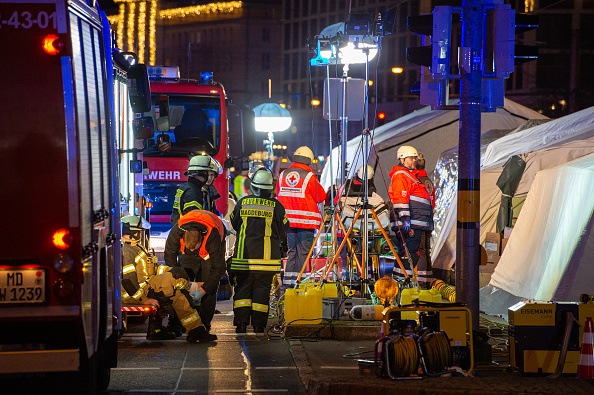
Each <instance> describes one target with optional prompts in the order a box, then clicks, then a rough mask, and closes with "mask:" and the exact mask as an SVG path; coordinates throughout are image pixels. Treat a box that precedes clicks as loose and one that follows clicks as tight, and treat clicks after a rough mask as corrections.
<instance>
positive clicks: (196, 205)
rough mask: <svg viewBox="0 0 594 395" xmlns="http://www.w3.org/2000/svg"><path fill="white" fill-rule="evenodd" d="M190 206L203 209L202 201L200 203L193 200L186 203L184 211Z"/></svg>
mask: <svg viewBox="0 0 594 395" xmlns="http://www.w3.org/2000/svg"><path fill="white" fill-rule="evenodd" d="M190 207H196V208H197V209H198V210H202V209H203V207H202V205H201V204H200V203H198V202H197V201H196V200H192V201H191V202H188V203H186V204H184V207H183V211H186V209H188V208H190Z"/></svg>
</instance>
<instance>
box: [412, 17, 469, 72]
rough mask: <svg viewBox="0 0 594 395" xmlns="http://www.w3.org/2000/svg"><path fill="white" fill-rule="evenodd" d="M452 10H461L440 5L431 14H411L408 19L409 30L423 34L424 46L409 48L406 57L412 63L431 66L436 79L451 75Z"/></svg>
mask: <svg viewBox="0 0 594 395" xmlns="http://www.w3.org/2000/svg"><path fill="white" fill-rule="evenodd" d="M452 12H459V10H458V8H456V7H449V6H438V7H435V8H434V10H433V13H432V14H431V15H419V16H409V17H408V19H407V20H408V30H410V31H411V32H413V33H417V34H420V35H422V36H423V46H422V47H412V48H407V49H406V58H407V59H408V60H409V61H410V62H412V63H415V64H418V65H421V66H426V67H430V68H431V74H432V75H433V78H434V79H447V78H449V76H450V44H451V40H452ZM427 44H429V45H427Z"/></svg>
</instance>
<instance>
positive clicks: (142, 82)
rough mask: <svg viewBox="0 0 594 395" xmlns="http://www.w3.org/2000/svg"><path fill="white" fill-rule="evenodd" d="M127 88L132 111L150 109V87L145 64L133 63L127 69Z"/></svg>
mask: <svg viewBox="0 0 594 395" xmlns="http://www.w3.org/2000/svg"><path fill="white" fill-rule="evenodd" d="M128 89H129V92H130V105H131V106H132V111H134V112H136V113H145V112H147V111H150V110H151V88H150V85H149V79H148V72H147V71H146V65H144V64H135V65H132V66H130V68H129V69H128Z"/></svg>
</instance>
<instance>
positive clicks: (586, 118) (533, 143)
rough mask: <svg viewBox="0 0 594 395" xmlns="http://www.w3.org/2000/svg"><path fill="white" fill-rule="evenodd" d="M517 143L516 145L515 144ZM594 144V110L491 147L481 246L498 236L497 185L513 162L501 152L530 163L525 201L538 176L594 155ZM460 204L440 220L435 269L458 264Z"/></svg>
mask: <svg viewBox="0 0 594 395" xmlns="http://www.w3.org/2000/svg"><path fill="white" fill-rule="evenodd" d="M551 125H552V126H551ZM543 131H546V133H548V134H545V133H544V132H543ZM514 141H515V142H516V143H515V144H513V143H511V142H514ZM593 144H594V107H591V108H588V109H585V110H582V111H579V112H577V113H574V114H570V115H567V116H565V117H562V118H559V119H556V120H551V121H549V122H547V123H544V124H539V125H537V126H534V127H532V128H528V129H522V130H519V131H514V132H512V133H510V134H508V135H506V136H504V137H501V138H499V139H497V140H495V141H494V142H492V143H491V144H489V145H488V147H487V149H486V151H485V156H484V158H483V167H482V171H481V229H480V242H481V244H482V243H484V241H485V237H486V234H487V232H495V227H496V220H497V211H498V209H499V202H500V200H501V191H500V190H499V188H497V186H496V185H495V183H496V181H497V178H498V177H499V174H500V173H501V170H502V166H503V165H504V164H505V162H506V161H507V158H509V157H503V156H502V155H500V154H499V153H498V149H499V148H500V149H501V150H503V151H505V152H506V154H508V155H509V156H513V155H518V154H520V155H522V158H523V159H524V160H525V161H526V169H525V170H524V174H523V176H522V179H521V181H520V184H519V186H518V190H517V191H516V194H515V196H516V197H522V196H526V195H527V193H528V191H529V190H530V186H531V185H532V181H533V180H534V177H535V175H536V173H538V172H539V171H541V170H543V169H548V168H552V167H555V166H559V165H562V164H564V163H567V162H569V161H572V160H574V159H576V158H580V157H583V156H585V155H588V154H590V153H592V152H594V146H593ZM531 150H532V151H531ZM444 154H446V153H444ZM487 154H488V155H487ZM489 158H490V159H489ZM496 165H499V166H496ZM456 203H457V202H456V199H453V200H452V202H451V204H450V206H449V209H448V210H447V212H446V213H445V214H444V215H442V217H441V218H440V220H442V221H443V224H442V227H441V231H440V232H439V233H438V234H437V235H436V238H435V242H434V243H433V249H432V257H431V258H432V262H433V267H434V268H437V269H442V270H449V269H451V268H452V266H453V264H454V262H455V255H456V253H455V245H456V229H455V224H456Z"/></svg>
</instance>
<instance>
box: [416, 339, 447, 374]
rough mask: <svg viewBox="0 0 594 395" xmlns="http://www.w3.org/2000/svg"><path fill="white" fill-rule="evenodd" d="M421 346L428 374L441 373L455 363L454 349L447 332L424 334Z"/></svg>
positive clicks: (420, 340)
mask: <svg viewBox="0 0 594 395" xmlns="http://www.w3.org/2000/svg"><path fill="white" fill-rule="evenodd" d="M419 346H420V349H421V354H422V359H423V363H424V367H425V373H426V374H427V375H429V376H432V375H439V374H441V373H443V372H445V371H446V370H447V369H448V368H449V367H451V366H452V365H453V358H452V349H451V347H450V341H449V340H448V337H447V335H446V334H445V332H443V331H442V332H432V333H426V334H424V335H422V336H421V337H420V338H419Z"/></svg>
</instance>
